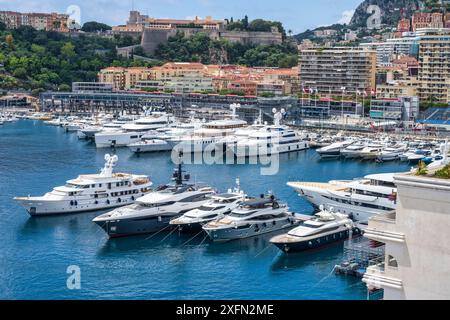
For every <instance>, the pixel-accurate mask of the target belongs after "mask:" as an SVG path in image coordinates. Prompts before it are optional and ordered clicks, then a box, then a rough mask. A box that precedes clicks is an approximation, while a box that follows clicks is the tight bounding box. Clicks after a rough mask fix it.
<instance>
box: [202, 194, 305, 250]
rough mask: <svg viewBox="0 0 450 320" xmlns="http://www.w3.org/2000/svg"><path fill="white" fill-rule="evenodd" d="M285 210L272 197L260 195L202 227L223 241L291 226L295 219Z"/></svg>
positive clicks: (214, 237)
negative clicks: (258, 197)
mask: <svg viewBox="0 0 450 320" xmlns="http://www.w3.org/2000/svg"><path fill="white" fill-rule="evenodd" d="M288 210H289V209H288V207H287V205H286V204H283V203H279V202H278V201H277V200H276V199H275V197H274V196H269V197H264V196H263V197H261V198H260V199H252V200H248V201H245V202H243V203H241V204H240V205H239V207H238V208H236V209H234V210H233V211H232V212H231V213H230V214H229V215H227V216H226V217H225V218H223V219H220V220H216V221H212V222H209V223H207V224H206V225H204V226H203V230H205V231H206V233H207V234H208V236H209V237H210V238H211V239H212V240H213V241H217V242H224V241H230V240H236V239H244V238H249V237H253V236H257V235H261V234H266V233H269V232H274V231H279V230H282V229H285V228H292V227H294V226H295V225H297V224H298V219H296V218H295V216H294V215H293V214H292V213H290V212H289V211H288Z"/></svg>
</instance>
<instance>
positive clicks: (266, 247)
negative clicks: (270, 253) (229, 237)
mask: <svg viewBox="0 0 450 320" xmlns="http://www.w3.org/2000/svg"><path fill="white" fill-rule="evenodd" d="M270 247H271V245H270V244H269V245H268V246H267V247H265V248H264V249H263V250H262V251H261V252H259V253H258V254H257V255H256V256H255V258H257V257H259V256H260V255H261V254H262V253H263V252H264V251H266V250H267V249H269V248H270Z"/></svg>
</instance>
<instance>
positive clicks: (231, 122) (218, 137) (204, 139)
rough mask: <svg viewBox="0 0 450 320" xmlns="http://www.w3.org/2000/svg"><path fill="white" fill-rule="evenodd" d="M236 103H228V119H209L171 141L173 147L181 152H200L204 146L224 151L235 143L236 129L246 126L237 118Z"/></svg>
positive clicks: (203, 149) (246, 125)
mask: <svg viewBox="0 0 450 320" xmlns="http://www.w3.org/2000/svg"><path fill="white" fill-rule="evenodd" d="M238 108H240V105H238V104H232V105H230V109H231V110H232V114H231V117H230V118H229V119H222V120H216V121H211V122H208V123H205V124H203V125H202V127H201V128H199V129H197V130H194V131H193V132H191V133H190V134H188V135H186V136H184V137H182V138H181V139H177V140H174V141H173V145H174V149H176V150H177V152H183V153H201V152H203V151H205V149H206V148H208V149H209V150H211V151H213V150H215V151H219V152H225V151H226V148H227V146H228V145H229V144H235V143H236V142H237V138H236V137H235V136H234V134H235V132H236V131H237V130H240V129H242V128H246V127H248V124H247V122H246V121H244V120H240V119H238V116H237V114H236V110H237V109H238Z"/></svg>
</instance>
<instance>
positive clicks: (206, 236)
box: [198, 234, 208, 247]
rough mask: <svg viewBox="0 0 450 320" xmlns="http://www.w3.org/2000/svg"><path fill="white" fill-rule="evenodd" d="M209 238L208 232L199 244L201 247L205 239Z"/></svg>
mask: <svg viewBox="0 0 450 320" xmlns="http://www.w3.org/2000/svg"><path fill="white" fill-rule="evenodd" d="M207 238H208V234H206V235H205V237H204V238H203V240H202V242H200V244H199V245H198V246H199V247H200V246H201V245H202V244H203V242H205V240H206V239H207Z"/></svg>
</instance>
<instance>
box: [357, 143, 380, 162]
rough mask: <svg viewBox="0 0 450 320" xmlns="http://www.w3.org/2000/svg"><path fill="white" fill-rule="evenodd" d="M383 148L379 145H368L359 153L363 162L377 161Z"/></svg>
mask: <svg viewBox="0 0 450 320" xmlns="http://www.w3.org/2000/svg"><path fill="white" fill-rule="evenodd" d="M383 148H384V146H383V145H379V144H370V145H368V146H367V147H365V148H364V149H362V150H361V151H360V153H359V155H360V157H361V158H362V159H363V160H374V159H377V157H378V156H379V154H380V153H381V151H382V150H383Z"/></svg>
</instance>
